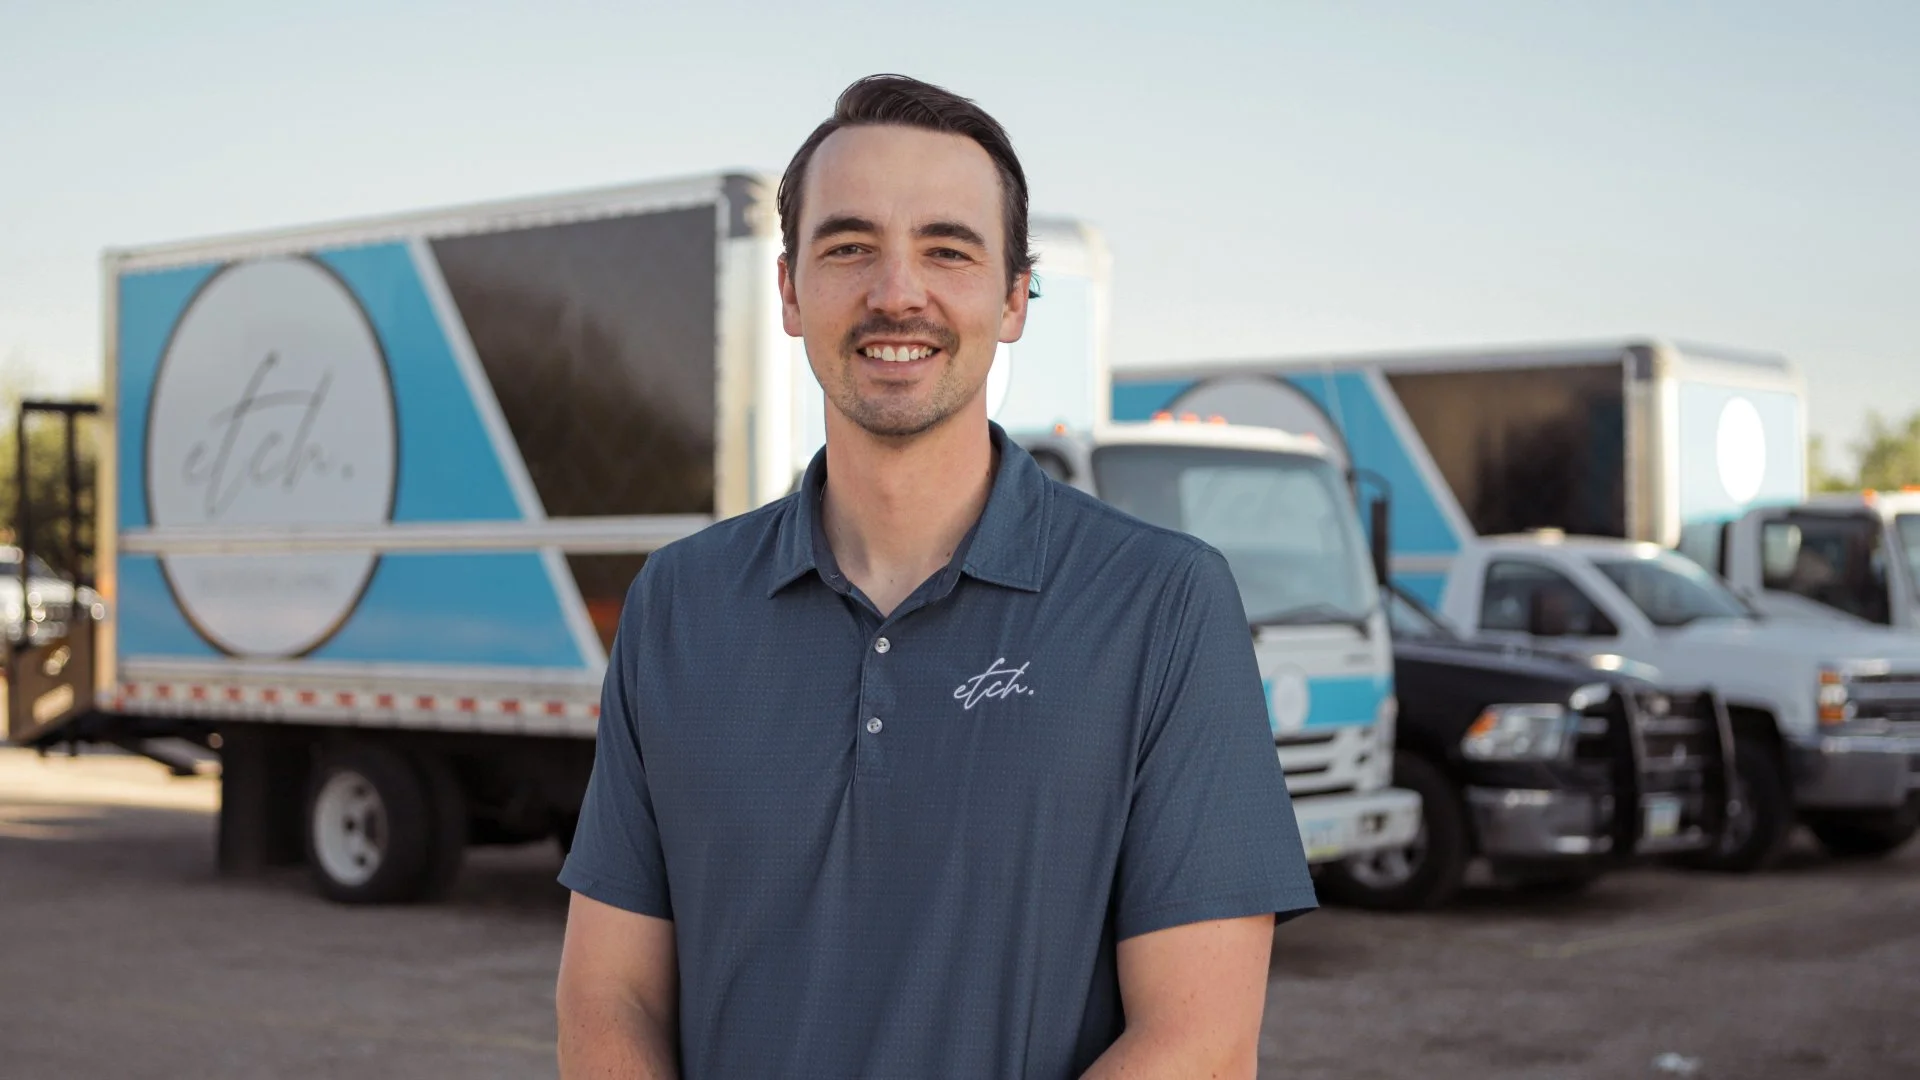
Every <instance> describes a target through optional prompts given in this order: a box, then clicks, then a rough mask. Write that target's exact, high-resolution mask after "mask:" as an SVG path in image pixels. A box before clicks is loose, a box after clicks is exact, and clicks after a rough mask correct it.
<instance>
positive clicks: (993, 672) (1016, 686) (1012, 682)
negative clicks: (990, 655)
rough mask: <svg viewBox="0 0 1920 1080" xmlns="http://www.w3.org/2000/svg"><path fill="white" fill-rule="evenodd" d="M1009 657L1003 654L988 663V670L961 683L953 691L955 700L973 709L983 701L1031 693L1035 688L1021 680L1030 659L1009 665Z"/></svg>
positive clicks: (961, 705)
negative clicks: (1015, 665) (1015, 664)
mask: <svg viewBox="0 0 1920 1080" xmlns="http://www.w3.org/2000/svg"><path fill="white" fill-rule="evenodd" d="M1006 663H1007V658H1006V657H1004V656H1002V657H1000V658H999V659H997V660H995V661H994V662H993V663H991V664H989V665H987V670H985V671H983V672H981V673H980V674H978V675H975V676H974V677H973V678H971V679H968V680H967V681H966V682H963V683H961V684H960V685H959V686H958V687H956V688H955V689H954V691H953V697H954V700H955V701H958V702H960V707H961V708H963V709H971V708H973V707H974V706H975V705H978V704H980V703H981V702H983V701H992V700H998V699H1002V698H1010V697H1013V696H1015V695H1017V694H1031V693H1033V688H1032V687H1030V686H1028V685H1026V684H1025V683H1023V682H1021V681H1020V677H1021V676H1023V675H1025V674H1026V673H1027V667H1028V665H1030V664H1032V663H1033V661H1031V660H1029V661H1027V662H1026V663H1025V664H1021V665H1020V666H1019V667H1007V666H1006Z"/></svg>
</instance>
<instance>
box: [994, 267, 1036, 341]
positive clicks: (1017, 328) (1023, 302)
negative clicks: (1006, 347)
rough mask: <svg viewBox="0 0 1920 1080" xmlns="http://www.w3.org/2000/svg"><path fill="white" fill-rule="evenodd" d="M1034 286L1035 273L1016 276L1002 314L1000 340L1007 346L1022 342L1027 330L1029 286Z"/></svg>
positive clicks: (1024, 272) (1029, 272) (1028, 272)
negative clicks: (1022, 335)
mask: <svg viewBox="0 0 1920 1080" xmlns="http://www.w3.org/2000/svg"><path fill="white" fill-rule="evenodd" d="M1032 284H1033V271H1031V270H1023V271H1021V272H1020V273H1019V274H1017V275H1015V276H1014V279H1013V291H1011V292H1009V293H1008V294H1007V307H1006V310H1005V311H1002V312H1001V313H1000V340H1001V341H1003V342H1006V343H1007V344H1012V343H1013V342H1016V341H1019V340H1020V335H1021V334H1022V333H1025V332H1026V329H1027V296H1028V292H1029V286H1031V285H1032Z"/></svg>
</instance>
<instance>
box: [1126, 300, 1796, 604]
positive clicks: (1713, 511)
mask: <svg viewBox="0 0 1920 1080" xmlns="http://www.w3.org/2000/svg"><path fill="white" fill-rule="evenodd" d="M1113 383H1114V388H1113V398H1112V403H1111V413H1112V416H1113V417H1114V419H1116V420H1138V419H1143V418H1145V417H1147V416H1150V415H1152V414H1153V413H1155V412H1157V411H1162V410H1172V411H1175V412H1182V411H1193V412H1201V413H1220V414H1222V415H1224V416H1226V417H1227V419H1229V420H1231V421H1233V422H1235V423H1247V424H1265V425H1270V426H1274V427H1280V428H1284V429H1286V430H1289V431H1297V432H1306V433H1311V434H1313V435H1316V436H1317V437H1319V438H1320V439H1322V440H1324V441H1325V442H1326V443H1327V444H1328V445H1329V446H1330V447H1332V448H1333V452H1334V454H1335V456H1336V457H1338V458H1341V459H1343V460H1345V461H1348V462H1350V463H1351V464H1352V465H1353V466H1354V467H1356V468H1359V469H1362V470H1366V471H1367V472H1368V473H1370V474H1371V475H1372V477H1373V478H1374V479H1375V481H1376V482H1378V483H1380V484H1382V485H1384V486H1385V487H1386V488H1388V489H1389V490H1390V491H1391V493H1392V498H1393V521H1392V525H1393V529H1392V533H1393V571H1394V579H1395V580H1396V581H1397V582H1398V583H1399V584H1401V585H1402V586H1403V587H1405V588H1407V589H1408V591H1410V592H1412V593H1414V594H1415V595H1416V596H1418V597H1420V598H1421V599H1422V600H1424V601H1426V602H1427V603H1428V604H1430V605H1438V603H1439V600H1440V592H1441V589H1442V588H1443V586H1444V583H1445V580H1446V573H1447V569H1448V567H1449V566H1450V565H1451V564H1452V560H1453V559H1454V557H1455V556H1456V555H1457V554H1458V553H1459V551H1460V549H1461V547H1462V546H1463V545H1464V544H1466V543H1468V542H1470V541H1471V540H1472V539H1473V538H1474V537H1475V536H1494V535H1501V534H1506V533H1515V532H1521V531H1525V530H1528V529H1537V528H1557V529H1562V530H1564V531H1566V532H1567V533H1570V534H1577V535H1586V536H1611V537H1619V538H1622V539H1629V540H1641V541H1648V542H1652V543H1657V544H1660V545H1662V546H1664V547H1678V548H1681V549H1682V550H1689V549H1691V548H1693V547H1694V546H1695V545H1696V544H1698V543H1701V542H1704V541H1706V540H1708V539H1710V538H1711V537H1713V536H1716V535H1717V534H1718V531H1719V529H1720V527H1721V526H1722V525H1723V524H1724V523H1725V522H1727V521H1729V520H1731V519H1733V518H1735V517H1737V516H1738V515H1740V514H1742V513H1744V512H1745V511H1747V510H1748V509H1750V508H1752V507H1756V506H1765V505H1776V504H1781V503H1795V502H1799V501H1801V500H1802V499H1804V498H1805V497H1806V464H1805V461H1806V447H1805V444H1806V407H1805V403H1804V401H1803V400H1802V398H1803V388H1802V380H1801V376H1800V374H1799V373H1798V371H1797V370H1796V369H1795V368H1794V366H1793V365H1792V364H1791V363H1790V362H1789V361H1788V360H1786V359H1785V358H1784V357H1780V356H1774V355H1770V354H1762V353H1750V352H1744V351H1740V350H1734V349H1726V348H1719V347H1711V346H1703V345H1685V344H1677V343H1674V342H1669V341H1664V340H1660V339H1657V338H1651V337H1649V338H1637V339H1622V340H1619V341H1608V342H1599V343H1595V344H1591V345H1578V344H1566V345H1542V346H1537V347H1517V348H1502V349H1485V350H1457V351H1434V352H1419V353H1411V352H1410V353H1398V354H1390V355H1365V356H1325V357H1316V356H1305V357H1289V358H1284V359H1251V360H1233V361H1220V362H1204V363H1192V364H1162V365H1157V366H1153V367H1143V368H1132V369H1125V370H1121V371H1116V372H1115V374H1114V379H1113Z"/></svg>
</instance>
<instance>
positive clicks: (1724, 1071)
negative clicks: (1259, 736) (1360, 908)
mask: <svg viewBox="0 0 1920 1080" xmlns="http://www.w3.org/2000/svg"><path fill="white" fill-rule="evenodd" d="M214 796H215V792H214V785H213V782H212V780H211V779H209V778H193V779H178V780H176V779H171V778H169V777H167V776H166V775H165V774H164V773H163V772H162V771H161V770H160V769H159V768H158V767H156V766H153V765H150V764H148V763H145V762H142V761H136V760H129V759H124V758H82V759H80V760H78V761H68V760H64V759H59V758H54V759H48V760H45V761H42V760H39V759H37V758H34V757H31V756H29V755H25V754H21V753H19V752H17V751H8V750H0V912H4V913H5V918H6V930H5V937H4V938H3V939H0V1077H4V1078H6V1080H37V1078H42V1077H57V1078H91V1077H115V1078H127V1080H136V1078H146V1077H154V1078H158V1077H169V1078H171V1077H179V1076H195V1077H207V1078H228V1077H232V1078H240V1077H246V1078H256V1077H264V1076H276V1077H355V1078H359V1077H449V1076H461V1077H474V1078H483V1077H526V1076H541V1075H551V1073H552V1057H551V1049H550V1048H551V1044H552V1038H553V1020H552V980H553V972H554V965H555V962H556V960H557V956H558V946H559V939H560V931H561V926H562V921H563V918H564V914H565V898H564V895H563V894H562V893H561V892H560V890H559V889H558V888H557V887H556V886H555V885H553V883H552V879H553V873H554V871H555V870H556V869H557V867H558V855H557V854H556V853H555V852H554V850H553V849H551V848H528V849H518V850H510V851H489V852H482V853H479V854H478V855H477V856H476V857H475V858H474V859H473V860H472V861H471V862H470V864H469V870H468V872H467V874H466V876H465V878H464V879H463V881H462V883H461V885H460V887H459V889H458V890H457V892H456V894H455V895H454V897H453V898H452V900H451V901H450V902H448V903H446V904H443V905H440V906H437V907H432V908H414V909H388V910H350V909H345V908H340V907H334V906H331V905H328V904H326V903H324V902H322V901H320V900H318V899H316V898H314V897H313V896H312V895H311V894H310V893H309V892H308V891H307V890H306V887H305V881H304V878H303V877H302V876H301V874H300V873H299V872H291V873H286V874H281V875H277V876H274V877H271V878H268V879H265V880H260V881H248V882H232V881H223V880H219V879H216V878H215V877H214V876H213V869H212V865H213V860H212V846H213V819H212V811H213V807H214ZM1273 955H1274V977H1273V982H1272V990H1271V994H1270V996H1269V999H1268V1011H1267V1015H1268V1019H1267V1033H1266V1038H1265V1041H1264V1046H1263V1063H1264V1067H1263V1069H1262V1075H1263V1076H1273V1077H1281V1076H1285V1077H1303V1078H1318V1077H1326V1078H1334V1077H1338V1078H1343V1080H1364V1078H1373V1077H1381V1078H1386V1077H1422V1078H1425V1077H1472V1078H1475V1080H1481V1078H1502V1077H1516V1078H1517V1077H1529V1078H1532V1077H1594V1078H1599V1077H1607V1078H1613V1077H1638V1076H1659V1075H1663V1073H1661V1072H1660V1071H1658V1070H1656V1069H1655V1068H1654V1065H1653V1062H1654V1060H1655V1059H1656V1058H1657V1057H1659V1056H1660V1055H1662V1054H1666V1053H1672V1054H1677V1055H1680V1056H1681V1057H1682V1058H1685V1059H1689V1060H1690V1063H1692V1064H1694V1065H1695V1066H1696V1068H1695V1071H1694V1072H1693V1073H1692V1075H1693V1076H1695V1077H1696V1078H1700V1080H1728V1078H1743V1080H1746V1078H1756V1080H1760V1078H1771V1077H1832V1078H1836V1080H1838V1078H1846V1080H1869V1078H1878V1077H1889V1078H1891V1077H1914V1076H1920V844H1915V845H1910V846H1909V847H1908V849H1907V850H1906V851H1905V852H1903V853H1902V855H1901V856H1900V857H1898V858H1896V859H1894V860H1891V861H1887V862H1881V863H1877V864H1864V865H1846V866H1842V865H1836V864H1833V863H1829V862H1826V861H1824V860H1822V859H1820V858H1819V857H1817V856H1815V855H1813V854H1812V853H1811V852H1810V851H1809V852H1805V853H1801V854H1799V855H1798V856H1797V857H1796V858H1795V859H1794V860H1793V861H1792V863H1791V864H1790V865H1789V866H1788V867H1787V868H1786V869H1784V870H1782V871H1779V872H1776V873H1773V874H1769V875H1766V876H1764V877H1759V878H1751V879H1729V878H1714V877H1700V876H1694V875H1687V874H1679V873H1670V872H1664V871H1657V870H1648V871H1636V872H1634V873H1631V874H1624V875H1618V876H1616V877H1614V878H1611V879H1608V880H1607V881H1605V882H1603V883H1601V884H1600V885H1599V886H1598V887H1597V888H1596V889H1595V890H1594V891H1593V892H1592V893H1590V894H1588V895H1586V896H1584V897H1580V898H1577V899H1570V900H1560V901H1555V902H1551V903H1539V902H1520V901H1519V899H1518V898H1515V897H1510V896H1507V895H1504V894H1500V893H1494V892H1478V893H1474V894H1471V895H1470V896H1469V897H1468V900H1467V902H1466V903H1464V904H1462V905H1461V906H1460V907H1459V908H1457V909H1455V910H1453V911H1450V912H1448V913H1445V914H1440V915H1433V916H1422V917H1417V918H1405V917H1397V918H1396V917H1378V916H1368V915H1362V914H1358V913H1354V912H1345V911H1322V912H1319V913H1316V914H1313V915H1310V916H1308V917H1306V918H1304V919H1302V920H1300V921H1297V922H1295V923H1292V924H1290V925H1289V926H1287V927H1286V928H1284V929H1283V930H1282V931H1281V932H1280V934H1279V935H1278V939H1277V942H1276V945H1275V948H1274V954H1273ZM1664 1075H1680V1074H1679V1073H1666V1074H1664Z"/></svg>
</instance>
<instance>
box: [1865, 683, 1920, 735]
mask: <svg viewBox="0 0 1920 1080" xmlns="http://www.w3.org/2000/svg"><path fill="white" fill-rule="evenodd" d="M1851 681H1852V683H1853V685H1852V686H1851V687H1850V694H1849V696H1850V697H1851V698H1852V701H1853V706H1854V710H1855V715H1856V716H1860V717H1863V718H1868V719H1876V720H1892V721H1894V722H1896V723H1902V722H1910V721H1920V676H1917V675H1915V674H1913V673H1912V672H1890V673H1888V674H1884V675H1857V676H1855V677H1854V678H1853V679H1852V680H1851Z"/></svg>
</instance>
